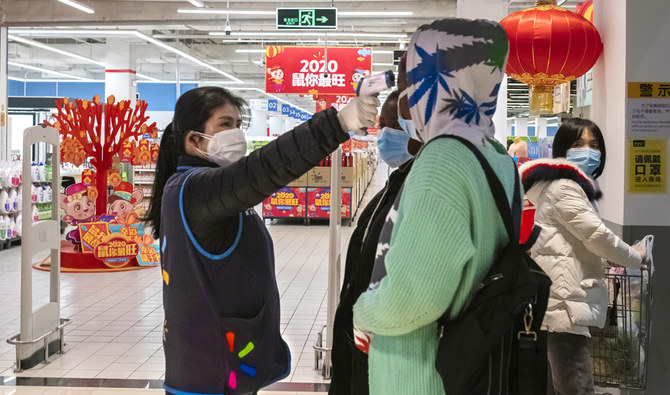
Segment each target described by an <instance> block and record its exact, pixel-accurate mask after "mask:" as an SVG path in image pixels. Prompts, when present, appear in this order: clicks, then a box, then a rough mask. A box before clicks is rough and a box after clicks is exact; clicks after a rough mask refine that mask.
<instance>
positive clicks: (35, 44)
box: [7, 34, 105, 67]
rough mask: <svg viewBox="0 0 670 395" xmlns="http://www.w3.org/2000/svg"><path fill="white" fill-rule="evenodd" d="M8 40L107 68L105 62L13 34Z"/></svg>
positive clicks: (8, 36)
mask: <svg viewBox="0 0 670 395" xmlns="http://www.w3.org/2000/svg"><path fill="white" fill-rule="evenodd" d="M7 38H9V39H10V40H12V41H16V42H20V43H22V44H26V45H30V46H33V47H37V48H42V49H45V50H47V51H51V52H55V53H58V54H61V55H65V56H68V57H70V58H74V59H78V60H81V61H82V62H86V63H93V64H97V65H98V66H102V67H105V63H104V62H100V61H97V60H94V59H91V58H87V57H85V56H81V55H77V54H75V53H72V52H68V51H63V50H62V49H58V48H54V47H52V46H49V45H46V44H43V43H41V42H38V41H33V40H27V39H25V38H21V37H18V36H14V35H12V34H9V35H7Z"/></svg>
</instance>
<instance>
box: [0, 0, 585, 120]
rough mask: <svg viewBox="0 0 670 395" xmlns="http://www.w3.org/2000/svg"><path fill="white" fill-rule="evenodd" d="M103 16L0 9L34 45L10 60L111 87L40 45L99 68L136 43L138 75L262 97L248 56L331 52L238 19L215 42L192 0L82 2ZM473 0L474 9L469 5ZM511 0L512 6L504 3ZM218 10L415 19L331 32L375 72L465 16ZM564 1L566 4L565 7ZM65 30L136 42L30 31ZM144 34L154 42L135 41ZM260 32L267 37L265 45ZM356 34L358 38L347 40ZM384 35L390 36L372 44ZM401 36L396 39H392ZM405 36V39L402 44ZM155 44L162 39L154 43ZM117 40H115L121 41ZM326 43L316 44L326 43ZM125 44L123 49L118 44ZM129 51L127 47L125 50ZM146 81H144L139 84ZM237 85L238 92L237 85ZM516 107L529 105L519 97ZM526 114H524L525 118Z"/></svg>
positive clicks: (232, 5)
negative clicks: (366, 52) (427, 28)
mask: <svg viewBox="0 0 670 395" xmlns="http://www.w3.org/2000/svg"><path fill="white" fill-rule="evenodd" d="M78 1H79V2H80V3H82V4H84V5H86V6H88V7H90V8H92V9H94V10H95V13H94V14H88V13H84V12H82V11H79V10H77V9H74V8H72V7H69V6H67V5H65V4H62V3H60V2H58V1H57V0H30V1H26V0H0V15H1V17H2V19H1V22H2V24H3V25H5V26H9V27H10V29H9V33H10V35H13V36H15V37H19V38H20V39H24V40H25V39H28V40H31V41H32V42H33V45H29V44H27V43H25V42H20V41H16V40H12V39H10V42H9V50H8V53H9V60H10V61H11V62H16V63H20V64H26V65H30V66H33V67H40V68H43V69H47V70H52V71H57V72H61V73H65V74H67V75H72V76H76V77H80V78H88V79H92V80H104V70H105V69H104V67H103V66H102V65H100V64H94V63H91V62H90V61H84V60H81V59H77V58H74V57H71V56H65V55H62V54H56V53H54V52H52V51H48V50H46V49H43V48H39V47H37V46H35V45H34V42H37V43H41V44H45V45H48V46H49V47H50V48H57V49H60V50H63V51H67V52H70V53H74V54H77V55H79V56H82V57H85V58H88V59H90V60H93V61H97V62H105V59H106V56H108V54H109V53H110V51H118V49H117V48H118V47H115V46H112V45H111V44H110V43H111V42H112V41H114V40H116V41H122V42H123V43H127V44H128V45H129V46H130V48H132V50H131V53H132V54H133V56H134V57H135V63H136V67H135V69H136V70H137V72H138V73H139V74H141V75H145V76H148V77H151V78H155V79H158V80H161V81H175V80H176V79H177V71H178V74H179V79H180V80H182V81H184V80H198V81H219V82H221V81H227V82H230V81H231V79H230V78H227V77H226V76H224V75H222V74H221V73H217V72H215V71H213V70H211V68H212V67H213V68H216V69H219V70H221V71H223V72H224V74H225V73H227V74H230V75H232V76H234V77H235V78H237V79H239V80H242V81H244V83H243V84H231V85H229V86H230V87H233V86H235V87H238V88H239V87H250V88H260V89H262V88H263V86H264V81H265V77H264V67H263V65H262V62H263V60H264V54H263V53H262V52H261V53H240V52H238V51H239V50H263V49H264V48H265V46H266V45H309V46H314V45H323V44H324V37H320V38H319V37H316V36H314V37H307V36H302V34H301V35H298V34H296V35H292V36H278V35H275V34H276V33H277V30H276V27H275V16H274V15H238V14H234V15H233V14H231V15H229V20H230V29H231V32H232V34H231V35H230V36H226V35H221V36H212V35H210V34H209V33H211V32H218V33H219V34H220V33H222V32H224V30H225V21H226V15H222V14H187V13H180V12H179V10H195V9H197V8H196V7H195V6H193V5H192V4H191V3H189V2H188V1H187V0H141V1H140V0H78ZM461 1H465V0H461ZM501 1H507V0H501ZM203 2H204V4H205V8H206V9H208V10H231V11H242V10H244V11H274V10H275V9H276V8H280V7H281V8H300V7H322V8H328V7H331V6H335V7H336V8H337V9H338V12H340V13H341V12H347V11H348V12H353V11H358V12H362V11H372V12H411V13H412V15H409V16H342V15H339V16H338V29H337V30H336V31H331V33H330V36H329V37H328V38H327V42H328V45H329V46H330V45H332V46H337V45H346V46H370V47H372V48H373V63H379V64H389V63H391V62H392V54H391V53H390V51H392V50H394V49H402V48H403V47H404V45H405V44H406V43H407V42H408V41H409V38H410V36H411V34H412V33H413V32H414V31H415V30H416V28H417V27H418V26H420V25H422V24H425V23H429V22H431V21H433V20H435V19H439V18H445V17H450V16H455V15H456V3H457V1H456V0H416V1H408V0H384V1H377V0H357V1H339V0H338V1H331V0H321V1H318V0H293V1H290V2H285V1H273V0H255V1H225V0H203ZM559 2H560V1H559ZM577 3H579V1H568V2H566V3H565V4H564V5H563V6H564V7H566V8H570V9H574V5H576V4H577ZM532 4H534V2H532V1H515V0H510V1H509V8H510V12H513V11H516V10H520V9H523V8H526V7H529V6H531V5H532ZM29 29H33V30H39V29H51V30H54V29H62V30H82V29H85V30H87V31H90V30H95V29H104V30H112V29H113V30H127V34H124V35H119V36H117V35H114V36H111V35H110V34H109V33H102V34H93V33H89V34H72V33H61V34H53V33H50V34H44V33H37V32H35V31H32V32H28V31H27V30H29ZM135 31H137V32H140V33H141V34H144V35H145V36H141V35H138V34H136V33H134V32H135ZM251 33H256V34H258V33H263V34H266V35H263V36H258V35H252V34H251ZM341 33H347V34H349V35H350V36H347V37H341V36H337V35H338V34H341ZM371 35H380V36H371ZM388 35H392V36H393V37H387V36H388ZM398 35H401V37H398ZM146 36H148V37H150V38H152V39H154V40H158V41H157V42H156V41H154V42H153V43H151V42H148V41H147V40H146V39H145V38H146ZM110 37H115V39H114V40H112V39H110ZM319 39H320V41H316V40H319ZM156 44H163V45H164V46H165V45H167V46H170V47H172V48H177V49H178V50H180V51H182V52H184V53H186V54H188V55H190V56H192V57H194V58H196V59H198V60H200V61H202V62H204V63H206V64H208V65H210V66H212V67H210V68H207V67H204V66H203V65H198V64H195V63H193V62H192V61H189V60H187V59H185V58H184V57H182V56H180V55H177V54H175V53H173V52H171V51H169V50H168V49H165V48H161V47H159V46H158V45H156ZM117 45H118V43H117ZM122 47H123V45H122ZM388 68H390V67H389V66H376V67H373V71H383V70H386V69H388ZM9 75H10V77H13V78H20V79H54V78H56V79H59V78H61V79H62V78H63V77H58V76H55V75H52V74H48V73H42V72H38V71H34V70H29V69H26V68H23V67H17V66H14V65H11V64H10V66H9ZM138 80H141V78H138ZM227 86H228V85H227ZM523 87H524V86H516V85H512V86H511V88H512V91H513V92H515V95H517V94H522V95H523V91H522V90H518V89H523ZM244 96H245V97H246V98H253V97H263V95H262V93H261V92H256V91H245V94H244ZM282 97H283V98H285V99H286V100H289V101H291V102H292V103H294V104H296V105H299V106H301V107H307V108H312V107H313V105H312V104H311V103H312V102H311V98H300V97H298V96H297V95H282ZM513 101H514V102H517V101H522V100H519V98H518V97H515V98H514V99H513ZM522 111H523V109H522Z"/></svg>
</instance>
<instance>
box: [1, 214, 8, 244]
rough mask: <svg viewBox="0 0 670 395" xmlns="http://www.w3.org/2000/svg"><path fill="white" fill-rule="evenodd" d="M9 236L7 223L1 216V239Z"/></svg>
mask: <svg viewBox="0 0 670 395" xmlns="http://www.w3.org/2000/svg"><path fill="white" fill-rule="evenodd" d="M6 238H7V223H5V221H4V219H2V218H0V241H3V240H5V239H6Z"/></svg>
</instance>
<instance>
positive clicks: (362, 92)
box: [356, 70, 395, 96]
mask: <svg viewBox="0 0 670 395" xmlns="http://www.w3.org/2000/svg"><path fill="white" fill-rule="evenodd" d="M394 86H395V74H393V71H391V70H387V71H385V72H383V73H379V74H375V75H369V76H367V77H363V78H362V79H361V80H360V81H359V83H358V87H357V88H356V96H377V95H378V94H379V93H381V92H383V91H385V90H387V89H389V88H393V87H394Z"/></svg>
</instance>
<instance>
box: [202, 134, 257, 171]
mask: <svg viewBox="0 0 670 395" xmlns="http://www.w3.org/2000/svg"><path fill="white" fill-rule="evenodd" d="M193 133H197V134H198V135H200V136H202V137H203V138H205V139H207V140H208V141H207V152H203V151H202V150H200V149H199V148H197V147H196V150H198V152H200V153H202V154H203V155H204V156H205V157H206V158H207V159H208V160H209V161H210V162H214V163H216V164H217V165H219V166H228V165H229V164H231V163H233V162H235V161H237V160H239V159H242V158H244V156H245V155H246V154H247V139H246V138H245V135H244V132H243V131H242V129H240V128H235V129H228V130H222V131H220V132H218V133H215V134H214V135H212V136H210V135H208V134H204V133H200V132H193Z"/></svg>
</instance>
